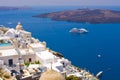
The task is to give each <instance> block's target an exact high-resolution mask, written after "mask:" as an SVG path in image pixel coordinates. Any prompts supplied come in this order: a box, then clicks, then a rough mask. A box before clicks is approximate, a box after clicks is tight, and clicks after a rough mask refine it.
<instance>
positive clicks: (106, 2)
mask: <svg viewBox="0 0 120 80" xmlns="http://www.w3.org/2000/svg"><path fill="white" fill-rule="evenodd" d="M97 5H98V6H120V0H0V6H97Z"/></svg>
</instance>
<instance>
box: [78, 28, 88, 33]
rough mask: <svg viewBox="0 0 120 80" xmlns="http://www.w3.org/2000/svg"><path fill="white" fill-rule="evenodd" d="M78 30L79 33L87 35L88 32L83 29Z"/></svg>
mask: <svg viewBox="0 0 120 80" xmlns="http://www.w3.org/2000/svg"><path fill="white" fill-rule="evenodd" d="M78 30H79V33H87V32H88V30H87V29H85V28H80V29H78Z"/></svg>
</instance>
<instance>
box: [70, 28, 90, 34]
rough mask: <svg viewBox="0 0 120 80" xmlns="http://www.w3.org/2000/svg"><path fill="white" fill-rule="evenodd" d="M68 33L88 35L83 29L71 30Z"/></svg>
mask: <svg viewBox="0 0 120 80" xmlns="http://www.w3.org/2000/svg"><path fill="white" fill-rule="evenodd" d="M69 32H71V33H80V34H84V33H88V30H87V29H85V28H80V29H79V28H72V29H71V30H70V31H69Z"/></svg>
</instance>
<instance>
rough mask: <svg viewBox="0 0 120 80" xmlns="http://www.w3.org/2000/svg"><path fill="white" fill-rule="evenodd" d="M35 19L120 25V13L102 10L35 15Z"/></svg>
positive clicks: (78, 10)
mask: <svg viewBox="0 0 120 80" xmlns="http://www.w3.org/2000/svg"><path fill="white" fill-rule="evenodd" d="M33 17H40V18H51V19H52V20H63V21H70V22H80V23H84V22H88V23H92V24H96V23H120V11H115V10H102V9H77V10H68V11H61V12H52V13H45V14H39V15H35V16H33Z"/></svg>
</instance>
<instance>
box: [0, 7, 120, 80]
mask: <svg viewBox="0 0 120 80" xmlns="http://www.w3.org/2000/svg"><path fill="white" fill-rule="evenodd" d="M79 8H86V7H79V6H74V7H73V6H69V7H65V6H64V7H61V6H58V7H47V6H46V7H45V6H44V7H34V8H32V9H30V10H14V11H0V25H4V26H7V27H11V28H15V27H16V25H17V23H18V22H19V21H20V22H21V23H22V25H23V28H24V29H25V30H27V31H30V32H31V33H32V36H33V37H35V38H38V39H39V40H40V41H46V42H47V47H49V48H50V49H52V50H55V51H58V52H60V53H62V54H63V55H64V57H65V58H67V59H69V60H70V61H71V62H72V64H73V65H75V66H78V67H80V68H83V69H86V70H89V71H90V72H91V73H92V74H94V75H96V74H97V73H98V72H99V71H104V72H103V75H102V77H101V80H120V77H119V75H120V73H119V71H120V62H119V61H120V23H116V24H89V23H75V22H66V21H53V20H51V19H49V18H35V17H32V16H34V15H37V14H42V13H48V12H56V11H65V10H72V9H79ZM87 8H89V7H87ZM91 8H96V7H91ZM97 8H103V9H112V10H120V7H106V6H104V7H97ZM9 23H11V24H9ZM74 27H76V28H86V29H87V30H88V31H89V33H87V34H84V35H78V34H71V33H69V30H70V29H72V28H74ZM98 55H100V56H101V57H98Z"/></svg>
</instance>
